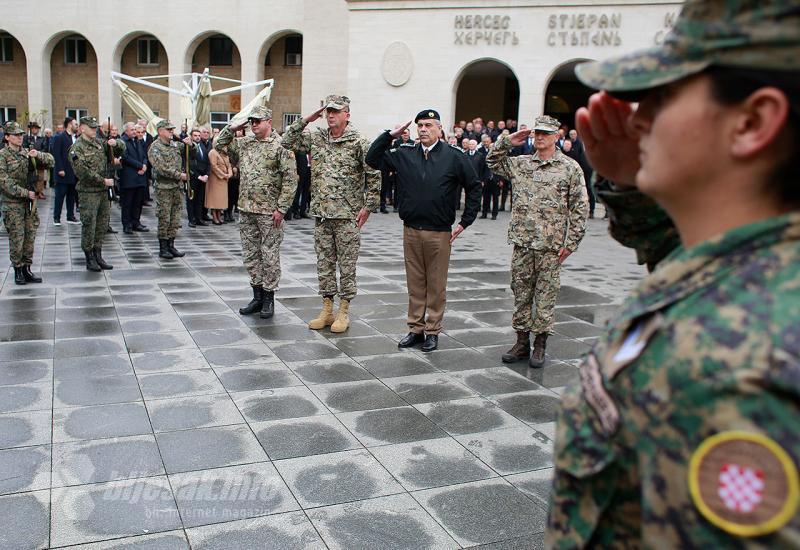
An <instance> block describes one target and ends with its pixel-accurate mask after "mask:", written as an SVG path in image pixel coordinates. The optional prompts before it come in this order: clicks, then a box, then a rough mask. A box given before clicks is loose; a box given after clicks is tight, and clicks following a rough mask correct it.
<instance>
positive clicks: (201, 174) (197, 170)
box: [186, 128, 208, 227]
mask: <svg viewBox="0 0 800 550" xmlns="http://www.w3.org/2000/svg"><path fill="white" fill-rule="evenodd" d="M190 135H191V137H192V142H193V143H192V145H191V146H192V147H194V149H195V156H194V157H190V161H189V173H190V178H189V185H191V188H192V192H193V197H192V198H191V199H190V198H189V193H187V194H186V212H187V214H188V217H189V227H194V226H195V225H208V224H206V222H205V221H204V219H203V206H204V203H205V198H206V182H207V181H208V149H206V148H205V146H203V143H202V139H201V137H200V130H199V129H197V128H192V131H191V132H190Z"/></svg>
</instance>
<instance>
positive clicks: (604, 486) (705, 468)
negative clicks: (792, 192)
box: [546, 209, 800, 548]
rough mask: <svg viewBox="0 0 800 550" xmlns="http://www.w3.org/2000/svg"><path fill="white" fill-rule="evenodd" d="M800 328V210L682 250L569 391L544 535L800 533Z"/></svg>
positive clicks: (665, 540) (586, 542) (752, 536)
mask: <svg viewBox="0 0 800 550" xmlns="http://www.w3.org/2000/svg"><path fill="white" fill-rule="evenodd" d="M646 213H647V209H642V210H640V214H639V215H638V217H642V216H645V215H646ZM636 217H637V216H636V214H631V215H630V217H629V218H628V222H629V223H632V224H633V223H634V222H635V218H636ZM632 228H633V225H632V226H631V227H629V228H628V229H632ZM798 335H800V213H797V212H795V213H792V214H788V215H784V216H780V217H775V218H771V219H767V220H764V221H761V222H757V223H754V224H750V225H746V226H742V227H738V228H736V229H733V230H731V231H729V232H727V233H725V234H724V235H721V236H719V237H717V238H714V239H712V240H709V241H706V242H704V243H701V244H699V245H697V246H695V247H692V248H690V249H688V250H685V249H683V248H680V247H679V248H677V249H676V250H674V251H673V252H672V253H671V254H670V255H669V256H667V257H666V258H665V259H664V260H663V261H662V262H661V263H660V264H659V265H658V267H657V268H656V269H655V271H654V272H653V273H652V274H651V275H650V276H649V277H648V278H647V279H645V280H644V281H642V283H641V284H640V285H639V287H638V288H637V289H636V290H635V291H634V292H633V293H632V295H631V296H630V297H629V298H628V299H627V300H626V302H625V304H624V305H623V307H622V309H621V313H620V314H619V315H618V316H617V318H616V319H615V320H613V321H612V322H611V324H610V327H609V330H608V331H607V332H606V334H605V335H604V336H602V337H601V338H600V340H599V341H598V342H597V344H596V345H595V346H594V347H593V349H592V351H591V352H590V354H589V356H588V357H587V358H586V359H585V361H584V363H583V365H582V366H581V369H580V381H579V383H576V384H575V385H574V386H572V387H570V388H568V389H567V391H565V393H564V395H563V405H562V411H561V413H560V415H559V419H558V427H557V433H556V444H555V475H554V480H553V485H554V487H553V495H552V500H551V506H550V517H549V520H548V532H547V537H546V541H547V545H548V546H549V547H553V548H580V547H583V546H596V547H600V548H606V547H626V548H627V547H630V548H639V547H648V548H652V547H664V548H788V547H794V548H797V547H798V546H800V514H798V508H797V507H798V501H799V500H800V497H799V496H798V494H799V493H800V488H799V487H798V478H797V468H798V464H800V429H798V424H797V419H798V418H800V383H799V382H798V381H800V336H798ZM745 536H746V537H747V538H745Z"/></svg>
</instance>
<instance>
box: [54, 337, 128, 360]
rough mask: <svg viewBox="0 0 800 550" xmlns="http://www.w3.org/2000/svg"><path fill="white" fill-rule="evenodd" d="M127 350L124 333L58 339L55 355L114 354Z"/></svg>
mask: <svg viewBox="0 0 800 550" xmlns="http://www.w3.org/2000/svg"><path fill="white" fill-rule="evenodd" d="M124 351H125V341H124V340H123V339H122V335H119V336H103V337H94V336H92V337H86V338H70V339H68V340H56V347H55V357H56V358H57V359H60V358H64V357H87V356H92V355H112V354H115V353H122V352H124Z"/></svg>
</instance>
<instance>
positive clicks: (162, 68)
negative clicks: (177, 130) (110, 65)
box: [114, 32, 169, 122]
mask: <svg viewBox="0 0 800 550" xmlns="http://www.w3.org/2000/svg"><path fill="white" fill-rule="evenodd" d="M117 56H118V57H117ZM115 60H118V62H117V67H118V70H119V72H121V73H123V74H126V75H130V76H137V77H149V76H156V75H165V74H167V73H169V60H168V59H167V52H166V50H165V49H164V46H163V45H162V44H161V41H160V40H159V39H158V38H156V37H155V36H153V35H152V34H147V33H144V32H134V33H131V34H129V35H128V36H126V37H125V38H123V39H122V40H120V43H119V44H118V45H117V48H116V52H115ZM150 82H153V83H154V84H160V85H162V86H169V81H168V79H167V78H157V79H154V80H150ZM125 84H127V85H128V86H130V87H131V88H132V89H133V90H134V91H135V92H136V93H138V94H139V95H140V96H141V98H142V99H143V100H144V101H145V103H147V105H148V106H149V107H150V108H151V109H152V110H153V111H154V112H155V114H156V115H158V116H160V117H162V118H169V94H168V93H167V92H163V91H160V90H156V89H153V88H149V87H147V86H144V85H142V84H137V83H135V82H131V81H126V82H125ZM114 93H118V92H117V91H116V90H115V91H114ZM136 118H137V116H136V114H135V113H134V112H133V110H132V109H131V108H130V107H128V105H127V104H126V103H125V102H124V101H123V102H122V122H128V121H135V120H136Z"/></svg>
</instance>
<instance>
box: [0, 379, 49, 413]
mask: <svg viewBox="0 0 800 550" xmlns="http://www.w3.org/2000/svg"><path fill="white" fill-rule="evenodd" d="M52 407H53V384H52V382H47V381H45V382H39V383H36V384H16V385H13V386H0V413H8V412H21V411H38V410H50V409H51V408H52Z"/></svg>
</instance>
